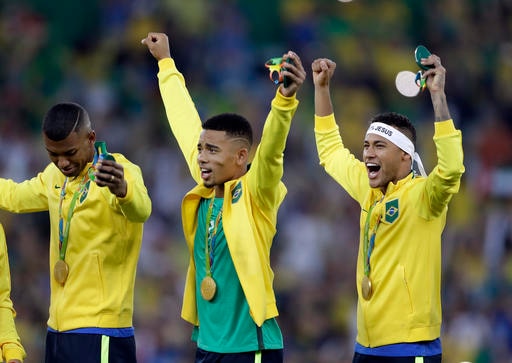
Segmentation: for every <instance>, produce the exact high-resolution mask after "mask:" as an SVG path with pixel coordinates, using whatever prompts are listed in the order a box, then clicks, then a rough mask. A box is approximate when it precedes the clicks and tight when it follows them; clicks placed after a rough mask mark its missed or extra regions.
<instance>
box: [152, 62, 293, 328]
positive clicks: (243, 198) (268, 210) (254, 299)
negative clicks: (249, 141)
mask: <svg viewBox="0 0 512 363" xmlns="http://www.w3.org/2000/svg"><path fill="white" fill-rule="evenodd" d="M158 64H159V68H160V71H159V73H158V78H159V84H160V92H161V94H162V99H163V102H164V106H165V109H166V112H167V118H168V120H169V125H170V126H171V129H172V131H173V134H174V136H175V137H176V140H177V141H178V144H179V147H180V149H181V151H182V153H183V155H184V157H185V159H186V161H187V164H188V167H189V169H190V172H191V174H192V177H193V178H194V180H195V181H196V182H197V183H198V185H197V186H196V187H195V188H193V189H192V190H191V191H189V192H188V193H187V194H186V195H185V197H184V199H183V203H182V222H183V230H184V234H185V239H186V241H187V245H188V248H189V252H190V261H189V267H188V271H187V277H186V284H185V293H184V299H183V306H182V317H183V319H185V320H186V321H188V322H190V323H192V324H194V325H199V321H198V314H197V304H196V281H195V262H194V258H193V256H194V236H195V233H196V228H197V212H198V208H199V202H200V200H201V198H212V197H213V194H214V192H213V188H206V187H204V186H203V185H202V180H201V177H200V170H199V166H198V164H197V142H198V140H199V134H200V132H201V130H202V128H201V120H200V118H199V115H198V113H197V110H196V108H195V106H194V103H193V101H192V99H191V98H190V95H189V93H188V91H187V89H186V86H185V80H184V78H183V75H182V74H181V73H180V72H179V71H178V70H177V69H176V66H175V64H174V61H173V60H172V59H171V58H167V59H162V60H160V62H159V63H158ZM298 103H299V102H298V101H297V99H296V98H295V96H293V97H284V96H282V95H281V94H280V93H279V92H277V94H276V97H275V98H274V100H273V101H272V108H271V111H270V113H269V115H268V117H267V120H266V122H265V126H264V129H263V133H262V136H261V142H260V144H259V146H258V148H257V150H256V153H255V156H254V159H253V162H252V164H251V167H250V169H249V171H248V172H247V173H246V174H245V175H244V176H242V177H241V178H240V179H237V180H232V181H229V182H227V183H226V185H225V194H224V205H223V212H222V223H223V228H224V233H225V236H226V240H227V243H228V247H229V251H230V254H231V258H232V259H233V263H234V265H235V269H236V272H237V274H238V278H239V279H240V283H241V285H242V289H243V291H244V293H245V297H246V299H247V302H248V304H249V309H250V313H251V316H252V318H253V320H254V321H255V323H256V324H257V325H258V326H261V325H262V324H263V322H264V321H265V320H266V319H269V318H272V317H275V316H277V315H278V310H277V306H276V301H275V296H274V290H273V279H274V274H273V272H272V269H271V267H270V247H271V245H272V241H273V238H274V235H275V233H276V221H277V212H278V208H279V205H280V204H281V202H282V201H283V199H284V197H285V195H286V187H285V186H284V184H283V183H282V181H281V177H282V175H283V151H284V148H285V144H286V138H287V136H288V132H289V129H290V124H291V120H292V117H293V115H294V113H295V110H296V109H297V106H298Z"/></svg>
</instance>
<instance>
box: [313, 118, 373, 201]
mask: <svg viewBox="0 0 512 363" xmlns="http://www.w3.org/2000/svg"><path fill="white" fill-rule="evenodd" d="M315 140H316V147H317V151H318V158H319V160H320V165H321V166H322V167H323V168H324V169H325V171H326V173H327V174H329V175H330V176H331V177H332V178H333V179H334V180H335V181H336V182H337V183H338V184H340V185H341V186H342V187H343V189H345V190H346V191H347V193H348V194H349V195H350V196H351V197H352V198H354V199H355V200H356V201H358V202H359V204H361V205H362V203H363V201H364V198H365V196H366V194H367V192H368V190H369V188H370V186H369V183H368V175H367V173H366V167H365V166H364V163H363V162H361V161H360V160H357V159H356V158H355V156H354V155H353V154H352V153H351V152H350V150H348V149H347V148H346V147H345V146H344V145H343V141H342V139H341V135H340V132H339V127H338V125H337V124H336V119H335V118H334V115H333V114H331V115H328V116H322V117H321V116H316V115H315Z"/></svg>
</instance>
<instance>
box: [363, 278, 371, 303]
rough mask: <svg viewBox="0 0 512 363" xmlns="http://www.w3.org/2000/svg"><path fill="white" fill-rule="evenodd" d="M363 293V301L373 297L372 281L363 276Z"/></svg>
mask: <svg viewBox="0 0 512 363" xmlns="http://www.w3.org/2000/svg"><path fill="white" fill-rule="evenodd" d="M361 293H362V294H363V299H365V300H370V298H371V297H372V293H373V291H372V280H370V278H369V277H368V276H366V275H364V276H363V279H362V280H361Z"/></svg>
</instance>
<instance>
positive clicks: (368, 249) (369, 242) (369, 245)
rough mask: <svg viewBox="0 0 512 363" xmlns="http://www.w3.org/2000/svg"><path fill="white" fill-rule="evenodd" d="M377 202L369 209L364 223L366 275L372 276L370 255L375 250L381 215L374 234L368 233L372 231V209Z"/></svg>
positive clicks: (374, 228) (373, 231)
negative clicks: (369, 234)
mask: <svg viewBox="0 0 512 363" xmlns="http://www.w3.org/2000/svg"><path fill="white" fill-rule="evenodd" d="M377 203H378V202H377V201H376V202H374V203H373V204H372V205H371V206H370V209H369V210H368V214H367V215H366V222H365V224H364V244H363V253H364V256H365V260H364V274H365V276H370V256H371V255H372V252H373V247H374V245H375V235H376V234H377V228H378V227H379V224H380V216H379V219H378V220H377V223H375V226H374V227H373V230H372V235H371V236H370V237H369V238H368V233H369V231H370V218H371V214H372V210H373V207H375V205H376V204H377Z"/></svg>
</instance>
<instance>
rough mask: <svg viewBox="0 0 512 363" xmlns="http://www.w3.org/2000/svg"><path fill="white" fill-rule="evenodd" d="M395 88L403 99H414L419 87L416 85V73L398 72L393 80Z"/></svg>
mask: <svg viewBox="0 0 512 363" xmlns="http://www.w3.org/2000/svg"><path fill="white" fill-rule="evenodd" d="M395 86H396V89H397V90H398V92H400V93H401V94H402V95H404V96H405V97H414V96H417V95H418V93H419V92H420V87H418V85H417V84H416V73H413V72H411V71H401V72H398V74H397V75H396V78H395Z"/></svg>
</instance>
